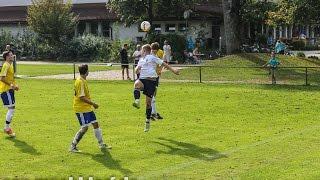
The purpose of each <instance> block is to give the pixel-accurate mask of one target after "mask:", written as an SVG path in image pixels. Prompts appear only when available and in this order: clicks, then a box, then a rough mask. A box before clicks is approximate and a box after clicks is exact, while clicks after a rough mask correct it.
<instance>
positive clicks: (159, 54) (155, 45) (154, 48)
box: [151, 42, 164, 120]
mask: <svg viewBox="0 0 320 180" xmlns="http://www.w3.org/2000/svg"><path fill="white" fill-rule="evenodd" d="M151 50H152V53H153V54H154V55H156V56H157V57H158V58H160V59H162V60H163V55H164V53H163V50H161V49H160V45H159V43H158V42H154V43H152V44H151ZM162 69H163V66H159V65H157V74H158V77H157V83H156V90H155V92H154V96H153V97H152V101H151V107H152V112H151V119H152V120H156V119H163V117H162V116H161V115H160V114H159V113H158V112H157V109H156V95H157V89H158V87H159V80H160V76H161V73H162Z"/></svg>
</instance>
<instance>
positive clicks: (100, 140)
mask: <svg viewBox="0 0 320 180" xmlns="http://www.w3.org/2000/svg"><path fill="white" fill-rule="evenodd" d="M94 135H95V136H96V138H97V140H98V143H99V144H102V143H103V140H102V132H101V129H100V128H97V129H94Z"/></svg>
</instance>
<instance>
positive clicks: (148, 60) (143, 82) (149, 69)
mask: <svg viewBox="0 0 320 180" xmlns="http://www.w3.org/2000/svg"><path fill="white" fill-rule="evenodd" d="M150 53H151V46H150V45H149V44H146V45H144V46H142V57H141V59H140V61H139V63H138V66H137V67H136V69H135V70H136V73H137V74H138V73H140V77H139V79H137V80H136V82H135V84H134V93H133V94H134V99H135V101H134V103H133V106H134V107H136V108H140V90H143V94H145V95H146V124H145V129H144V131H145V132H148V131H149V129H150V119H151V112H152V108H151V100H152V97H153V95H154V92H155V90H156V83H157V77H158V74H157V66H158V65H159V66H163V67H165V68H167V69H168V70H170V71H171V72H173V73H174V74H177V75H178V74H179V70H177V69H173V68H172V67H171V66H169V65H168V64H167V63H165V62H163V60H161V59H160V58H158V57H156V56H154V55H152V54H150Z"/></svg>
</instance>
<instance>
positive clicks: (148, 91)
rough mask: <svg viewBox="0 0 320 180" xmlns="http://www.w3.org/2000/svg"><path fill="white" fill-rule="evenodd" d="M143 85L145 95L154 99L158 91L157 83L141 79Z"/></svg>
mask: <svg viewBox="0 0 320 180" xmlns="http://www.w3.org/2000/svg"><path fill="white" fill-rule="evenodd" d="M140 81H141V82H142V84H143V94H144V95H146V96H148V97H150V98H152V97H153V95H154V92H155V91H156V83H157V81H153V80H149V79H140Z"/></svg>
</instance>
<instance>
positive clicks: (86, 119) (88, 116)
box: [70, 64, 111, 152]
mask: <svg viewBox="0 0 320 180" xmlns="http://www.w3.org/2000/svg"><path fill="white" fill-rule="evenodd" d="M79 73H80V77H78V78H77V79H76V81H75V83H74V91H75V92H74V98H73V109H74V111H75V113H76V116H77V119H78V121H79V124H80V126H81V128H80V130H79V131H78V132H77V133H76V135H75V136H74V138H73V141H72V143H71V147H70V152H80V151H79V150H78V148H77V145H78V143H79V142H80V140H81V139H82V137H83V135H84V134H85V133H86V132H87V130H88V127H89V126H90V125H91V124H92V126H93V128H94V134H95V137H96V138H97V140H98V144H99V147H100V148H108V149H111V146H107V145H106V144H105V143H104V142H103V140H102V132H101V129H100V127H99V124H98V122H97V118H96V116H95V114H94V112H93V109H97V108H98V107H99V105H98V104H96V103H94V102H93V101H92V100H91V98H90V94H89V88H88V83H87V80H86V78H87V76H88V75H89V68H88V65H87V64H82V65H80V66H79Z"/></svg>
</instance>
